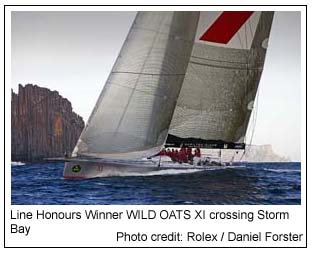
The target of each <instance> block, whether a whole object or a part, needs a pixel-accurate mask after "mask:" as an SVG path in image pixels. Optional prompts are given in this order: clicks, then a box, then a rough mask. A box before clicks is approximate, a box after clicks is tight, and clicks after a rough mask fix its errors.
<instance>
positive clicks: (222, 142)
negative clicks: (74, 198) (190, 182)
mask: <svg viewBox="0 0 312 260" xmlns="http://www.w3.org/2000/svg"><path fill="white" fill-rule="evenodd" d="M273 15H274V13H273V12H270V11H263V12H260V11H259V12H258V11H255V12H254V11H227V12H180V11H178V12H174V11H171V12H138V13H137V16H136V18H135V20H134V22H133V24H132V26H131V28H130V31H129V33H128V36H127V38H126V40H125V42H124V44H123V46H122V48H121V51H120V53H119V55H118V57H117V59H116V62H115V64H114V66H113V68H112V71H111V73H110V75H109V77H108V79H107V81H106V84H105V86H104V88H103V90H102V92H101V94H100V96H99V98H98V101H97V103H96V105H95V107H94V109H93V112H92V113H91V115H90V118H89V120H88V122H87V124H86V126H85V128H84V130H83V131H82V133H81V136H80V138H79V140H78V142H77V145H76V147H75V148H74V151H73V152H72V156H71V158H70V159H68V160H67V162H66V163H65V168H64V177H65V178H79V179H80V178H93V177H102V176H112V175H118V174H120V173H128V172H137V173H142V174H144V173H147V172H149V171H154V170H157V169H167V168H170V169H171V168H173V169H180V168H194V169H201V170H202V169H205V167H208V166H198V165H190V164H188V165H185V164H178V163H173V162H162V161H161V157H160V158H159V160H158V159H157V160H152V159H147V158H151V157H153V156H155V155H156V154H158V153H159V152H160V151H161V149H162V148H163V147H165V146H174V147H181V146H184V147H200V148H217V149H244V148H245V136H246V131H247V127H248V123H249V120H250V115H251V112H252V110H253V103H254V100H255V96H256V93H257V89H258V85H259V82H260V77H261V73H262V71H263V66H264V60H265V55H266V50H267V46H268V41H269V35H270V29H271V24H272V20H273Z"/></svg>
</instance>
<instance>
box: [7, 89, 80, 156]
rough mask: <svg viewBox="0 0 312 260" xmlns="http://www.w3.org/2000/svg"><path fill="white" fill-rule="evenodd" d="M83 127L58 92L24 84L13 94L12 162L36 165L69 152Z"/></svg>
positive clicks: (69, 105) (68, 103)
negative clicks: (25, 162)
mask: <svg viewBox="0 0 312 260" xmlns="http://www.w3.org/2000/svg"><path fill="white" fill-rule="evenodd" d="M83 127H84V122H83V119H82V118H81V117H80V116H79V115H77V114H76V113H74V112H73V111H72V106H71V103H70V102H69V101H68V100H67V99H65V98H63V97H62V96H60V95H59V93H58V92H57V91H51V90H49V89H47V88H41V87H39V86H36V85H32V84H27V85H25V87H23V86H22V85H19V89H18V93H17V94H16V93H14V92H13V91H12V100H11V138H12V142H11V149H12V150H11V156H12V158H11V160H12V161H36V160H41V159H43V158H47V157H59V156H64V153H65V152H71V151H72V150H73V148H74V146H75V144H76V142H77V140H78V138H79V135H80V133H81V131H82V129H83Z"/></svg>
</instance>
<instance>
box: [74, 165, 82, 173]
mask: <svg viewBox="0 0 312 260" xmlns="http://www.w3.org/2000/svg"><path fill="white" fill-rule="evenodd" d="M80 170H81V166H80V165H79V164H75V165H74V166H73V167H72V171H73V172H74V173H77V172H80Z"/></svg>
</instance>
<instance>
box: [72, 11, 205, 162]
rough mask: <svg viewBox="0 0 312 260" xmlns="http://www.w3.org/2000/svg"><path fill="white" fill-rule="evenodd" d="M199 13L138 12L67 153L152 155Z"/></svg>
mask: <svg viewBox="0 0 312 260" xmlns="http://www.w3.org/2000/svg"><path fill="white" fill-rule="evenodd" d="M198 19H199V12H139V13H138V14H137V16H136V18H135V21H134V23H133V25H132V27H131V29H130V31H129V34H128V36H127V38H126V40H125V43H124V45H123V47H122V49H121V51H120V54H119V56H118V58H117V60H116V63H115V65H114V66H113V69H112V71H111V73H110V75H109V77H108V80H107V82H106V84H105V86H104V88H103V91H102V93H101V95H100V97H99V99H98V101H97V104H96V106H95V108H94V110H93V112H92V114H91V116H90V118H89V120H88V123H87V124H86V127H85V129H84V130H83V132H82V134H81V136H80V139H79V141H78V143H77V145H76V147H75V149H74V152H73V156H74V157H75V156H78V157H79V156H80V157H85V156H92V157H96V158H109V159H121V158H122V159H134V158H140V157H147V156H151V155H154V154H156V153H157V152H158V151H159V150H160V149H161V147H162V146H163V144H164V142H165V141H166V137H167V134H168V129H169V125H170V122H171V119H172V115H173V112H174V109H175V106H176V101H177V98H178V95H179V92H180V89H181V86H182V83H183V80H184V76H185V73H186V69H187V66H188V62H189V59H190V55H191V51H192V47H193V42H194V37H195V34H196V29H197V24H198Z"/></svg>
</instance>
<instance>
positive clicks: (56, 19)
mask: <svg viewBox="0 0 312 260" xmlns="http://www.w3.org/2000/svg"><path fill="white" fill-rule="evenodd" d="M135 14H136V13H135V12H39V11H38V12H29V11H28V12H26V11H20V12H12V88H13V89H14V90H15V91H16V90H17V87H18V84H23V85H24V84H27V83H32V84H37V85H39V86H41V87H47V88H49V89H51V90H57V91H59V93H60V94H61V95H62V96H63V97H66V98H68V99H69V100H70V101H71V103H72V106H73V109H74V111H75V112H77V113H78V114H80V115H81V116H82V117H83V118H84V120H85V121H87V119H88V117H89V115H90V113H91V111H92V109H93V107H94V105H95V102H96V100H97V98H98V96H99V94H100V92H101V90H102V88H103V86H104V84H105V81H106V78H107V76H108V74H109V72H110V70H111V68H112V66H113V63H114V61H115V59H116V57H117V55H118V53H119V50H120V48H121V46H122V44H123V41H124V39H125V37H126V35H127V33H128V30H129V27H130V25H131V23H132V21H133V19H134V17H135ZM300 35H301V33H300V12H276V13H275V16H274V21H273V25H272V30H271V36H270V42H269V48H268V52H267V57H266V63H265V68H264V72H263V75H262V78H261V82H260V86H259V100H258V112H257V121H256V128H255V132H254V137H253V140H252V143H253V144H272V146H273V149H274V150H275V151H276V152H277V153H278V154H280V155H283V156H288V157H290V158H291V159H292V160H296V161H299V160H300V109H301V104H300V102H301V100H300V46H301V43H300Z"/></svg>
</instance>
